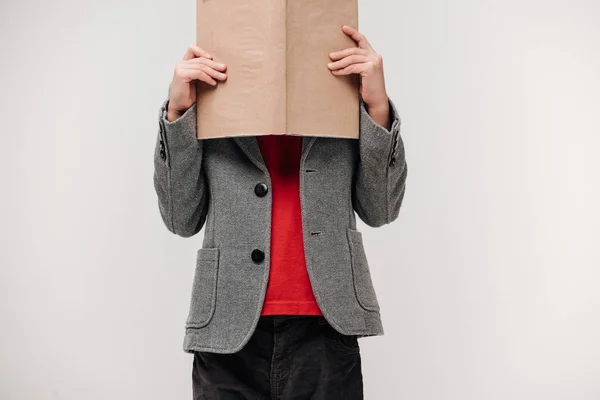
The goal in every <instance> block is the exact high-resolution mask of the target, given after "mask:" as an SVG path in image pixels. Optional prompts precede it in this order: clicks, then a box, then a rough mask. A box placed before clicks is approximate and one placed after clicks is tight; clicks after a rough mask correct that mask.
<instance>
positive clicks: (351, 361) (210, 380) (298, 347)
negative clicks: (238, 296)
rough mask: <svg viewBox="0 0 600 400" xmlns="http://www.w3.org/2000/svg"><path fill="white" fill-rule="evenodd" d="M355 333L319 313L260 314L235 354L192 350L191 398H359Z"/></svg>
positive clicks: (302, 399)
mask: <svg viewBox="0 0 600 400" xmlns="http://www.w3.org/2000/svg"><path fill="white" fill-rule="evenodd" d="M362 378H363V377H362V371H361V357H360V350H359V346H358V339H357V337H356V336H354V335H352V336H348V335H343V334H341V333H339V332H337V331H336V330H335V329H334V328H333V327H332V326H331V325H329V323H328V322H327V321H326V320H325V318H324V317H322V316H309V315H298V316H296V315H289V316H287V315H276V316H262V317H260V320H259V322H258V325H257V327H256V330H255V332H254V334H253V335H252V337H251V338H250V341H249V342H248V343H247V344H246V346H244V347H243V348H242V349H241V350H240V351H238V352H237V353H234V354H219V353H209V352H202V351H196V352H195V353H194V364H193V370H192V389H193V395H194V400H207V399H209V400H216V399H220V400H250V399H252V400H254V399H257V400H258V399H260V400H263V399H264V400H266V399H269V400H308V399H311V400H336V399H344V400H362V399H363V380H362Z"/></svg>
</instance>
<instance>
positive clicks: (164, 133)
mask: <svg viewBox="0 0 600 400" xmlns="http://www.w3.org/2000/svg"><path fill="white" fill-rule="evenodd" d="M169 101H170V99H169V98H167V99H166V100H165V101H164V102H163V104H162V106H161V108H160V117H159V123H160V131H161V138H162V140H163V141H164V142H165V144H166V147H167V149H168V150H167V151H168V152H172V151H174V150H175V151H176V150H178V149H181V148H189V146H194V145H198V138H197V123H196V121H197V115H196V103H194V104H192V106H191V107H190V108H188V109H187V110H186V111H185V113H183V115H181V116H180V117H179V118H177V119H176V120H175V121H169V120H168V119H167V110H168V106H169Z"/></svg>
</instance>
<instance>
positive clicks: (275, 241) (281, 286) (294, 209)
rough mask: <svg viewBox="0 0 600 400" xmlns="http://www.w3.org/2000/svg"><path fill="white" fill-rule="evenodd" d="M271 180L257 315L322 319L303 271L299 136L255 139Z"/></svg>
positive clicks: (305, 273) (270, 136)
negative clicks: (265, 266)
mask: <svg viewBox="0 0 600 400" xmlns="http://www.w3.org/2000/svg"><path fill="white" fill-rule="evenodd" d="M256 138H257V140H258V144H259V146H260V150H261V153H262V156H263V159H264V160H265V163H266V165H267V169H268V170H269V175H270V176H271V188H269V190H270V191H271V197H272V199H273V203H272V210H271V221H272V222H271V268H270V271H269V282H268V284H267V293H266V296H265V302H264V304H263V309H262V313H261V315H278V314H279V315H282V314H283V315H290V314H302V315H322V313H321V310H320V309H319V306H318V305H317V301H316V299H315V296H314V293H313V291H312V286H311V284H310V280H309V277H308V271H307V270H306V258H305V255H304V240H303V237H302V214H301V209H300V155H301V152H302V136H293V135H262V136H257V137H256Z"/></svg>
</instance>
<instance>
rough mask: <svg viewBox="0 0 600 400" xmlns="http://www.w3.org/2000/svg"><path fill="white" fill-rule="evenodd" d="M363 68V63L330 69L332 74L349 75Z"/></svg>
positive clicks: (358, 72)
mask: <svg viewBox="0 0 600 400" xmlns="http://www.w3.org/2000/svg"><path fill="white" fill-rule="evenodd" d="M364 70H365V64H351V65H348V66H347V67H346V68H342V69H337V70H335V71H331V73H332V74H333V75H351V74H360V73H362V72H363V71H364Z"/></svg>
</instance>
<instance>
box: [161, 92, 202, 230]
mask: <svg viewBox="0 0 600 400" xmlns="http://www.w3.org/2000/svg"><path fill="white" fill-rule="evenodd" d="M168 104H169V99H167V100H166V101H165V102H164V103H163V105H162V107H161V108H160V111H159V120H158V125H159V132H158V136H157V139H156V147H155V151H154V189H155V191H156V194H157V196H158V208H159V210H160V215H161V217H162V220H163V222H164V224H165V225H166V227H167V229H168V230H169V231H171V232H173V233H174V234H176V235H179V236H182V237H190V236H193V235H195V234H196V233H198V232H199V231H200V230H201V229H202V226H203V225H204V222H205V220H206V211H207V206H208V202H207V185H206V177H205V174H204V171H203V169H202V153H203V143H202V141H201V140H198V139H197V137H196V104H195V103H194V104H193V105H192V106H191V107H190V108H189V109H188V110H187V111H185V112H184V113H183V115H182V116H181V117H179V118H178V119H176V120H174V121H172V122H169V120H168V118H167V113H168Z"/></svg>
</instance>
